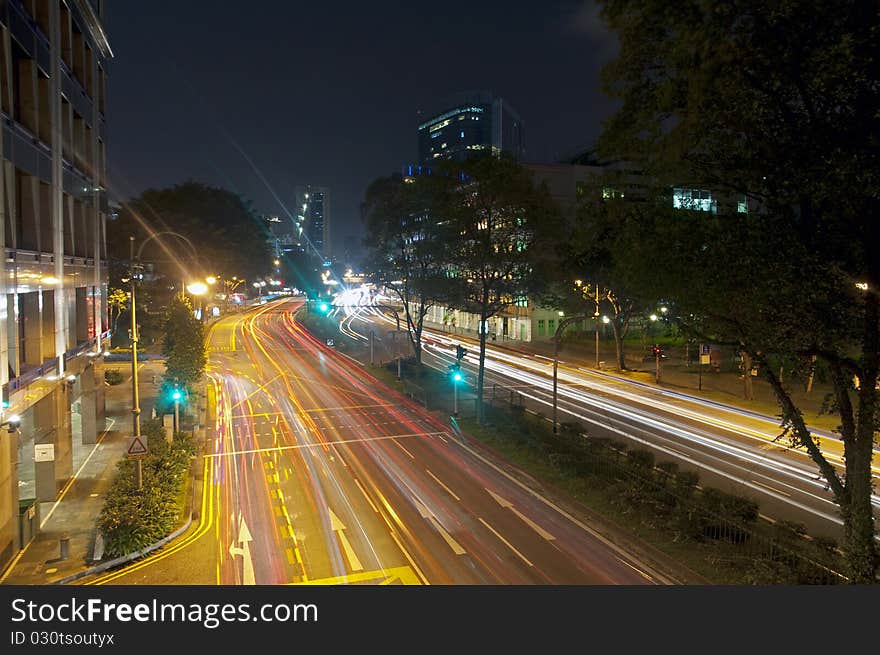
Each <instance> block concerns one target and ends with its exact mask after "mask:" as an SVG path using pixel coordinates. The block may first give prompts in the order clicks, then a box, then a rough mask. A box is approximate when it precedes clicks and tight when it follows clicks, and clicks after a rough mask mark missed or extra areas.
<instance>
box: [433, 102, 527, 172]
mask: <svg viewBox="0 0 880 655" xmlns="http://www.w3.org/2000/svg"><path fill="white" fill-rule="evenodd" d="M486 151H488V152H493V153H500V152H505V153H508V154H510V155H513V156H514V157H516V158H517V159H522V157H523V156H524V154H525V125H524V124H523V121H522V119H521V118H520V117H519V114H518V113H517V112H516V110H515V109H514V108H513V107H511V106H510V104H509V103H507V102H505V101H504V99H503V98H496V97H494V96H492V95H491V94H490V93H486V92H479V93H470V94H464V95H461V96H459V97H457V98H451V99H449V100H448V101H447V102H446V103H444V104H443V106H442V110H441V111H439V112H437V113H435V114H433V115H432V116H431V118H429V119H427V120H425V121H423V122H422V123H421V124H420V125H419V163H420V164H422V165H426V164H427V165H430V164H431V162H434V161H436V160H438V159H454V160H461V159H465V158H467V157H468V155H472V154H474V153H477V152H486Z"/></svg>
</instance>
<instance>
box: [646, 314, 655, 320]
mask: <svg viewBox="0 0 880 655" xmlns="http://www.w3.org/2000/svg"><path fill="white" fill-rule="evenodd" d="M648 318H650V319H651V320H652V321H656V320H657V314H651V315H650V316H649V317H648Z"/></svg>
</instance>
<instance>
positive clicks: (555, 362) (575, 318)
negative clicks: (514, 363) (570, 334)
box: [553, 316, 586, 434]
mask: <svg viewBox="0 0 880 655" xmlns="http://www.w3.org/2000/svg"><path fill="white" fill-rule="evenodd" d="M585 318H586V316H572V317H570V318H567V319H565V320H563V321H560V322H559V327H557V328H556V334H554V335H553V434H556V432H557V421H556V399H557V395H556V389H557V379H558V378H557V375H558V372H559V342H560V341H561V340H562V332H563V330H565V328H567V327H568V326H569V325H571V324H572V323H574V322H575V321H582V320H584V319H585Z"/></svg>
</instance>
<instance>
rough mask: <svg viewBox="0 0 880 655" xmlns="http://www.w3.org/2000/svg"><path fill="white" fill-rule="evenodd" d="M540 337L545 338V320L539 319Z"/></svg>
mask: <svg viewBox="0 0 880 655" xmlns="http://www.w3.org/2000/svg"><path fill="white" fill-rule="evenodd" d="M538 336H539V337H543V336H544V319H543V318H540V319H538Z"/></svg>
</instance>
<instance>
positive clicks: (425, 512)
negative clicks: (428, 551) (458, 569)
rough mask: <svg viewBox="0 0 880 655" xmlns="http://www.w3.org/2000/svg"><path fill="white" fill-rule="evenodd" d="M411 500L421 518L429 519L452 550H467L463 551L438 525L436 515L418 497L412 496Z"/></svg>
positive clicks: (462, 553)
mask: <svg viewBox="0 0 880 655" xmlns="http://www.w3.org/2000/svg"><path fill="white" fill-rule="evenodd" d="M413 501H414V502H415V504H416V507H417V508H418V510H419V514H421V516H422V518H423V519H428V521H430V523H431V525H433V526H434V529H435V530H437V532H439V533H440V536H441V537H443V541H445V542H446V543H447V545H448V546H449V547H450V548H451V549H452V552H453V553H455V554H456V555H464V554H465V553H466V552H467V551H465V549H464V548H462V547H461V544H459V543H458V542H457V541H456V540H455V539H453V538H452V535H451V534H449V533H448V532H446V529H445V528H444V527H443V526H442V525H440V521H438V520H437V517H435V516H434V515H433V514H432V513H431V510H429V509H428V508H427V507H425V506H424V505H423V504H422V503H421V502H420V501H419V500H418V499H416V498H414V499H413Z"/></svg>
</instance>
